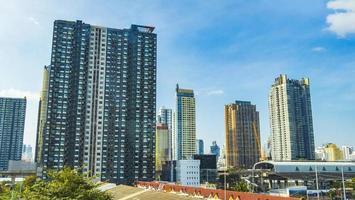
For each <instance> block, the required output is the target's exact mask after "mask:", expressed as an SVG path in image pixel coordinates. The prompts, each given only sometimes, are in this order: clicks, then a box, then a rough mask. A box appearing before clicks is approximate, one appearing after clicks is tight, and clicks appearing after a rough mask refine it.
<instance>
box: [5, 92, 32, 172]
mask: <svg viewBox="0 0 355 200" xmlns="http://www.w3.org/2000/svg"><path fill="white" fill-rule="evenodd" d="M25 115H26V97H25V98H6V97H0V171H6V170H7V168H8V163H9V160H21V155H22V145H23V133H24V128H25Z"/></svg>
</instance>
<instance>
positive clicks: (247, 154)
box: [224, 101, 261, 168]
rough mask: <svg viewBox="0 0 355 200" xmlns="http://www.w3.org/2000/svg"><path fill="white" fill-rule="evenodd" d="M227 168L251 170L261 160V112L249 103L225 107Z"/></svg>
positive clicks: (239, 102) (238, 103)
mask: <svg viewBox="0 0 355 200" xmlns="http://www.w3.org/2000/svg"><path fill="white" fill-rule="evenodd" d="M224 113H225V130H226V159H227V167H242V168H250V167H252V166H253V165H254V164H255V163H256V162H259V160H260V148H261V147H260V125H259V112H258V111H256V106H255V105H252V104H251V102H249V101H236V102H235V103H232V104H229V105H226V106H225V107H224Z"/></svg>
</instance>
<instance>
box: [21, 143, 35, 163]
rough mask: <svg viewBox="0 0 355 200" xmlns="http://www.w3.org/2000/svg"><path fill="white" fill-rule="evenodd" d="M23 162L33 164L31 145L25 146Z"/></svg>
mask: <svg viewBox="0 0 355 200" xmlns="http://www.w3.org/2000/svg"><path fill="white" fill-rule="evenodd" d="M21 160H23V161H26V162H33V150H32V146H31V145H29V144H28V145H26V144H24V145H23V148H22V157H21Z"/></svg>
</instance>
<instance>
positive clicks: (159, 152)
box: [155, 124, 171, 172]
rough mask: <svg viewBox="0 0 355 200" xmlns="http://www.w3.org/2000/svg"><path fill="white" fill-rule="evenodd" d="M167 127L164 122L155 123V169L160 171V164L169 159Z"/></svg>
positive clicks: (169, 149)
mask: <svg viewBox="0 0 355 200" xmlns="http://www.w3.org/2000/svg"><path fill="white" fill-rule="evenodd" d="M169 138H170V137H169V129H168V126H167V125H166V124H157V130H156V135H155V153H156V156H155V170H156V171H157V172H161V170H162V165H163V164H164V163H165V162H166V161H168V160H171V159H170V153H171V145H170V141H169Z"/></svg>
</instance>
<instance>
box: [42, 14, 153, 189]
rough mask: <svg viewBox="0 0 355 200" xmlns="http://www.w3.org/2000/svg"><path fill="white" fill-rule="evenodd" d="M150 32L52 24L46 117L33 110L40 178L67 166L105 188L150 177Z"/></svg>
mask: <svg viewBox="0 0 355 200" xmlns="http://www.w3.org/2000/svg"><path fill="white" fill-rule="evenodd" d="M153 30H154V28H153V27H148V26H140V25H132V26H131V28H130V29H115V28H107V27H101V26H93V25H90V24H85V23H83V22H82V21H76V22H72V21H63V20H56V21H55V22H54V30H53V44H52V57H51V65H50V67H49V68H48V69H49V71H48V94H47V99H46V105H47V106H46V107H45V109H46V112H44V113H42V112H41V109H42V107H41V109H40V111H39V113H40V116H39V118H40V119H41V118H44V119H45V125H44V126H43V129H42V127H39V130H38V133H40V132H41V131H42V134H38V135H39V136H40V138H39V139H37V141H41V143H39V142H38V143H37V145H40V146H39V147H37V151H39V152H36V156H37V157H36V158H37V162H39V163H40V164H41V165H43V167H44V174H45V173H46V172H47V170H49V169H61V168H63V167H64V166H72V167H74V168H77V169H82V170H83V171H84V172H86V173H88V175H90V176H94V175H95V176H96V177H98V178H99V179H100V180H102V181H109V182H113V183H124V184H131V183H133V182H134V181H136V180H146V181H149V180H153V179H154V173H155V163H154V161H155V109H156V45H157V37H156V34H155V33H153ZM42 115H45V116H44V117H42ZM38 158H40V159H38Z"/></svg>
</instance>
